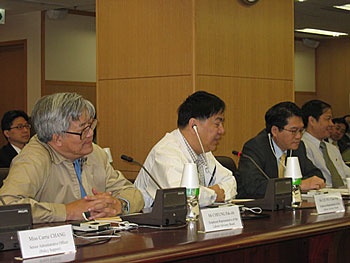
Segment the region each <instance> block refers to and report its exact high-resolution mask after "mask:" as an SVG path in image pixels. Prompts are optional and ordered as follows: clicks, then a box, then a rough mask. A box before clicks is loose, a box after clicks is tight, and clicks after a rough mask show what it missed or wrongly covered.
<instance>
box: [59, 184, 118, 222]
mask: <svg viewBox="0 0 350 263" xmlns="http://www.w3.org/2000/svg"><path fill="white" fill-rule="evenodd" d="M92 192H93V194H94V195H93V196H85V197H84V199H82V200H78V201H75V202H72V203H69V204H67V205H66V211H67V218H66V220H81V219H83V216H82V213H83V212H86V211H89V212H90V215H91V216H90V217H89V218H88V219H89V220H93V219H96V218H100V217H106V216H115V215H117V214H120V213H121V210H122V204H121V201H120V200H119V199H117V198H115V197H113V196H112V194H111V193H110V192H101V193H100V192H98V191H97V190H96V189H95V188H93V189H92Z"/></svg>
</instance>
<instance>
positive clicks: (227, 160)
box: [215, 156, 237, 175]
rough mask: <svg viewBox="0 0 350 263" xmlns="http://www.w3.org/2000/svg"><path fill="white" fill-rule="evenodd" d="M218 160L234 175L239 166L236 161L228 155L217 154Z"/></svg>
mask: <svg viewBox="0 0 350 263" xmlns="http://www.w3.org/2000/svg"><path fill="white" fill-rule="evenodd" d="M215 158H216V160H217V161H218V162H219V163H220V164H221V165H222V166H223V167H225V168H227V169H229V170H230V171H231V172H232V175H235V173H236V171H237V166H236V163H235V161H234V160H233V159H232V158H231V157H228V156H215Z"/></svg>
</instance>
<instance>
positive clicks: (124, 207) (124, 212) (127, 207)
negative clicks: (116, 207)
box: [117, 196, 130, 215]
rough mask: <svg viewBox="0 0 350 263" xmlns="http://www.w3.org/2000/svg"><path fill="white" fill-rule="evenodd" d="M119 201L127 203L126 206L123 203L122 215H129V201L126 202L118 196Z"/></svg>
mask: <svg viewBox="0 0 350 263" xmlns="http://www.w3.org/2000/svg"><path fill="white" fill-rule="evenodd" d="M117 199H119V200H121V201H124V202H125V204H123V202H121V204H122V214H124V215H127V214H129V211H130V202H129V201H128V200H126V199H125V198H123V197H120V196H118V197H117Z"/></svg>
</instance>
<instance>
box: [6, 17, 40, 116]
mask: <svg viewBox="0 0 350 263" xmlns="http://www.w3.org/2000/svg"><path fill="white" fill-rule="evenodd" d="M40 25H41V13H40V12H32V13H27V14H22V15H12V16H8V15H7V16H6V23H5V24H4V25H0V41H1V42H5V41H14V40H22V39H27V110H28V113H29V114H30V113H31V111H32V108H33V106H34V104H35V102H36V100H37V99H38V98H40V96H41V60H40V57H41V42H40V41H41V28H40Z"/></svg>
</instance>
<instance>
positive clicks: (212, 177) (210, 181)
mask: <svg viewBox="0 0 350 263" xmlns="http://www.w3.org/2000/svg"><path fill="white" fill-rule="evenodd" d="M215 172H216V165H215V167H214V171H213V174H212V175H211V177H210V180H209V184H208V186H210V184H211V183H212V181H213V179H214V175H215Z"/></svg>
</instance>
